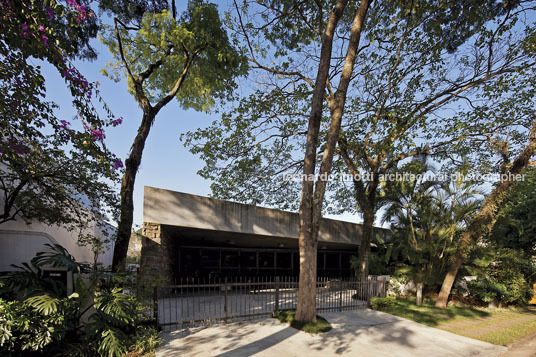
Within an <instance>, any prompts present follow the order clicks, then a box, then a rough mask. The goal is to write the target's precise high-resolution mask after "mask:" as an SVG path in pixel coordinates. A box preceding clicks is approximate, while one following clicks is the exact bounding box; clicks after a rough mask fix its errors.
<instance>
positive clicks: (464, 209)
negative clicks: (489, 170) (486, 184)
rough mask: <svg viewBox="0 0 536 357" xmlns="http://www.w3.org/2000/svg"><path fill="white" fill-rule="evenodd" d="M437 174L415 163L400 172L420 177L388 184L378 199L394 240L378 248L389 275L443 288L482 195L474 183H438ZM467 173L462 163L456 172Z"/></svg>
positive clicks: (421, 161)
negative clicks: (447, 271)
mask: <svg viewBox="0 0 536 357" xmlns="http://www.w3.org/2000/svg"><path fill="white" fill-rule="evenodd" d="M434 171H435V170H434V168H433V167H432V166H430V165H429V164H427V163H426V160H425V159H424V160H415V159H414V160H413V161H411V162H409V163H407V164H405V165H403V166H402V167H401V168H400V169H399V170H398V171H397V172H398V173H400V174H401V175H408V177H409V175H410V174H413V175H414V176H415V178H416V179H415V180H400V181H394V182H387V183H386V184H385V185H383V187H382V194H381V196H380V200H381V201H382V205H385V207H386V210H385V213H384V216H383V222H387V221H389V222H391V231H392V241H391V242H389V243H388V244H383V246H384V247H383V248H381V249H380V253H383V252H384V253H383V257H384V258H383V259H384V260H385V265H386V266H387V267H390V269H391V270H390V271H389V274H391V275H398V276H401V277H404V278H405V279H407V280H410V281H414V282H416V283H417V282H422V283H424V284H425V285H427V286H429V287H432V288H435V287H436V286H437V285H438V284H440V282H441V280H442V278H443V276H444V274H445V272H446V269H447V267H448V263H449V261H450V259H451V257H452V255H453V253H454V250H455V249H456V244H457V242H458V238H459V237H460V235H461V233H462V232H463V230H464V229H465V227H466V226H467V224H468V222H469V221H470V219H471V217H472V216H473V215H474V213H475V212H476V211H477V210H478V207H479V205H480V197H481V192H480V191H479V190H478V189H477V186H476V185H475V184H474V183H473V182H472V181H470V180H461V179H460V180H458V181H446V182H440V181H435V180H433V179H431V178H432V177H433V176H432V174H433V172H434ZM466 172H467V171H466V167H465V166H463V165H462V166H461V167H460V168H459V169H458V171H457V173H459V174H460V175H459V176H460V177H462V176H461V175H463V174H464V173H466ZM427 174H428V175H429V177H430V179H428V180H427V179H425V178H424V177H425V175H427ZM418 175H420V177H421V178H420V179H417V177H419V176H418ZM380 247H381V246H380ZM376 259H377V258H376ZM371 262H374V260H371ZM371 265H372V263H371Z"/></svg>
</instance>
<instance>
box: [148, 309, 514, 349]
mask: <svg viewBox="0 0 536 357" xmlns="http://www.w3.org/2000/svg"><path fill="white" fill-rule="evenodd" d="M320 315H321V316H323V317H325V318H326V319H327V320H328V321H330V323H331V324H332V326H333V329H332V330H331V331H329V332H327V333H324V334H319V335H310V334H307V333H304V332H301V331H298V330H296V329H294V328H292V327H290V326H288V325H286V324H282V323H280V322H279V321H277V320H276V319H264V320H259V321H256V322H247V323H235V324H229V325H218V326H213V327H208V328H197V329H193V330H191V331H189V332H188V333H186V334H185V333H184V332H175V333H167V334H165V335H164V340H165V343H164V345H163V346H162V347H160V348H159V349H158V351H157V352H156V356H157V357H164V356H222V357H223V356H235V357H237V356H276V357H281V356H307V357H313V356H338V355H341V356H363V357H367V356H371V357H372V356H374V357H376V356H389V357H393V356H408V357H421V356H422V357H430V356H434V357H441V356H486V357H493V356H498V355H499V354H501V353H502V352H504V351H506V347H503V346H496V345H492V344H489V343H486V342H482V341H478V340H473V339H471V338H467V337H463V336H459V335H455V334H452V333H450V332H446V331H443V330H438V329H434V328H431V327H428V326H425V325H421V324H419V323H416V322H413V321H410V320H406V319H403V318H400V317H396V316H393V315H389V314H385V313H382V312H378V311H374V310H356V311H345V312H337V313H335V312H331V313H321V314H320Z"/></svg>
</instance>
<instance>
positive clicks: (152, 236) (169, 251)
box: [140, 222, 177, 284]
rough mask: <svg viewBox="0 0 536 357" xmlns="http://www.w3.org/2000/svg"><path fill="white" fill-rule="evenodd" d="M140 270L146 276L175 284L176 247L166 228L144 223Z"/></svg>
mask: <svg viewBox="0 0 536 357" xmlns="http://www.w3.org/2000/svg"><path fill="white" fill-rule="evenodd" d="M142 236H143V237H142V247H141V266H140V270H141V273H142V274H143V275H144V276H149V277H154V278H159V279H163V280H165V281H166V283H168V284H172V283H174V278H175V277H174V275H175V271H174V268H175V257H176V254H177V251H176V245H175V242H174V240H173V239H172V237H171V236H170V235H169V234H168V232H166V229H165V227H164V226H162V225H161V224H158V223H150V222H144V223H143V227H142Z"/></svg>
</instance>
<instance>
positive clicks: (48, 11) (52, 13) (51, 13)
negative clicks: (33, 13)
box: [46, 6, 54, 20]
mask: <svg viewBox="0 0 536 357" xmlns="http://www.w3.org/2000/svg"><path fill="white" fill-rule="evenodd" d="M46 10H47V14H48V17H49V18H50V19H51V20H52V19H53V18H54V10H52V8H51V7H50V6H47V7H46Z"/></svg>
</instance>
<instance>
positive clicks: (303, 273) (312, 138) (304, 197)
mask: <svg viewBox="0 0 536 357" xmlns="http://www.w3.org/2000/svg"><path fill="white" fill-rule="evenodd" d="M346 4H347V1H345V0H340V1H338V2H337V4H336V5H335V8H334V9H333V11H331V13H330V16H329V20H328V23H327V25H326V29H325V31H324V34H323V36H322V48H321V50H320V63H319V65H318V72H317V75H316V81H315V86H314V89H313V98H312V103H311V114H310V116H309V125H308V128H307V141H306V144H305V158H304V167H303V174H304V176H303V180H302V193H301V200H300V212H299V219H300V227H299V236H298V239H299V241H298V243H299V248H300V279H299V284H298V306H297V309H296V320H297V321H303V322H311V321H316V246H317V238H318V230H316V232H315V229H314V226H313V194H314V180H311V178H312V177H313V175H314V173H315V166H316V146H317V143H318V133H319V130H320V122H321V120H322V104H323V102H324V92H325V89H326V81H327V79H328V75H329V68H330V61H331V49H332V47H333V35H334V33H335V29H336V28H337V24H338V22H339V19H340V18H341V17H342V14H343V12H344V9H345V7H346Z"/></svg>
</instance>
